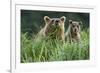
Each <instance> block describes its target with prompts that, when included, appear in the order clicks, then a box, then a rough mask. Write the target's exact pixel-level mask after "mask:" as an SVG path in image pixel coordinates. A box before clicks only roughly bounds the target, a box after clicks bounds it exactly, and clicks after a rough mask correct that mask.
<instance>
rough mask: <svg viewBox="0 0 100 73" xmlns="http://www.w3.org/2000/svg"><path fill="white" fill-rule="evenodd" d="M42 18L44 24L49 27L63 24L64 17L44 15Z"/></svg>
mask: <svg viewBox="0 0 100 73" xmlns="http://www.w3.org/2000/svg"><path fill="white" fill-rule="evenodd" d="M44 20H45V24H46V25H49V26H51V27H59V26H62V25H64V22H65V20H66V17H65V16H62V17H60V18H50V17H48V16H44Z"/></svg>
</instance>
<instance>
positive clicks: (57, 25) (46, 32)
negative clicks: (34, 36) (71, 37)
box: [39, 16, 66, 40]
mask: <svg viewBox="0 0 100 73" xmlns="http://www.w3.org/2000/svg"><path fill="white" fill-rule="evenodd" d="M65 19H66V18H65V17H64V16H62V17H61V18H50V17H48V16H45V17H44V21H45V26H44V28H42V29H41V30H40V32H39V34H40V35H42V36H44V37H49V36H50V37H51V38H57V39H60V40H64V22H65Z"/></svg>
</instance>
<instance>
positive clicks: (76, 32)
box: [65, 20, 82, 42]
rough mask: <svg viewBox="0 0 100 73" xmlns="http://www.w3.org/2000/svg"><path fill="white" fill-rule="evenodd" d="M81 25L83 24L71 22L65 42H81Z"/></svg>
mask: <svg viewBox="0 0 100 73" xmlns="http://www.w3.org/2000/svg"><path fill="white" fill-rule="evenodd" d="M80 24H82V22H78V21H72V20H69V27H68V31H67V32H66V33H65V40H66V41H69V42H79V41H80V38H81V36H80Z"/></svg>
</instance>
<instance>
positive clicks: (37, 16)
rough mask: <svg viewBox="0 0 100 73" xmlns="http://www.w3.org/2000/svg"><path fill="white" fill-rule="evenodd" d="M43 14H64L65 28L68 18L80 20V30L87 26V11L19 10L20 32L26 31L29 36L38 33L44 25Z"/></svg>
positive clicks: (52, 16)
mask: <svg viewBox="0 0 100 73" xmlns="http://www.w3.org/2000/svg"><path fill="white" fill-rule="evenodd" d="M44 16H49V17H51V18H60V17H61V16H65V17H66V22H65V30H67V28H68V20H75V21H82V25H81V30H83V29H84V30H87V29H88V28H89V19H90V18H89V13H81V12H80V13H78V12H56V11H36V10H21V33H26V32H28V35H29V36H32V35H33V34H36V33H38V32H39V31H40V29H41V28H43V27H44V26H45V23H44Z"/></svg>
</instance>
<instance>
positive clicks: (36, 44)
mask: <svg viewBox="0 0 100 73" xmlns="http://www.w3.org/2000/svg"><path fill="white" fill-rule="evenodd" d="M44 16H49V17H51V18H60V17H61V16H65V17H66V22H65V26H64V27H65V31H67V28H68V26H69V25H68V23H69V22H68V21H69V20H75V21H82V25H80V26H81V42H80V43H68V42H65V43H62V42H61V41H59V40H56V39H55V40H52V39H49V38H42V37H40V36H37V33H38V32H39V31H40V30H41V28H42V27H44V26H45V23H44ZM89 20H90V14H89V13H80V12H60V11H58V12H56V11H37V10H21V37H20V38H21V40H20V41H21V52H20V54H21V62H22V63H30V62H47V61H69V60H87V59H89V57H90V56H89V26H90V25H89V24H90V23H89ZM33 35H34V36H33Z"/></svg>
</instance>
